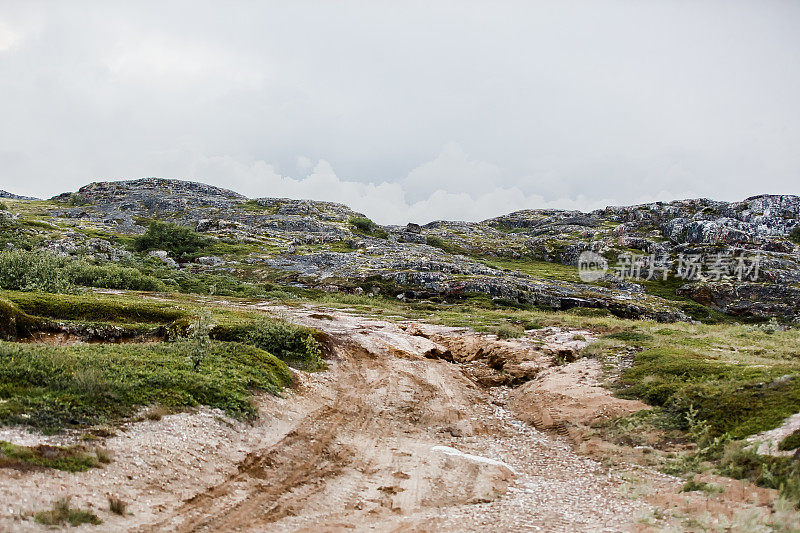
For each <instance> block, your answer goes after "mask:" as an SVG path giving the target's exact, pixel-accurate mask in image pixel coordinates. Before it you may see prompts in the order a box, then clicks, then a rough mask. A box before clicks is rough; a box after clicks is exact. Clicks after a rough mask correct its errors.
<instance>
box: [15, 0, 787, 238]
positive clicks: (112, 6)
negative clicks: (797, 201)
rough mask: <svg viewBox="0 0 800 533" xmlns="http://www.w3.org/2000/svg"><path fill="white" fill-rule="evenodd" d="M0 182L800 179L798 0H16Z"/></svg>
mask: <svg viewBox="0 0 800 533" xmlns="http://www.w3.org/2000/svg"><path fill="white" fill-rule="evenodd" d="M0 171H1V172H2V174H0V189H6V190H8V191H11V192H14V193H17V194H27V195H34V196H40V197H50V196H53V195H55V194H57V193H61V192H64V191H70V190H76V189H77V188H78V187H80V186H82V185H85V184H86V183H89V182H91V181H98V180H116V179H131V178H138V177H145V176H159V177H171V178H182V179H191V180H196V181H202V182H205V183H210V184H214V185H219V186H223V187H228V188H232V189H235V190H237V191H239V192H242V193H244V194H247V195H248V196H252V197H260V196H288V197H295V198H313V199H319V200H331V201H338V202H343V203H347V204H349V205H350V206H352V207H354V208H355V209H357V210H359V211H361V212H364V213H366V214H367V215H368V216H370V217H372V218H373V219H375V220H376V221H378V222H382V223H405V222H408V221H416V222H422V223H424V222H428V221H430V220H434V219H460V220H479V219H483V218H488V217H490V216H496V215H499V214H502V213H507V212H510V211H513V210H518V209H524V208H540V207H561V208H569V209H573V208H575V209H584V210H590V209H595V208H598V207H604V206H606V205H610V204H631V203H641V202H647V201H652V200H671V199H676V198H687V197H697V196H705V197H712V198H716V199H722V200H739V199H743V198H745V197H747V196H750V195H754V194H760V193H784V194H798V193H800V186H799V185H798V184H800V2H798V1H794V0H792V1H768V0H752V1H748V2H734V1H720V2H710V1H709V2H703V1H677V0H675V1H672V2H667V1H664V2H657V1H655V0H652V1H633V0H629V1H620V2H611V1H601V0H591V1H588V2H569V1H564V0H554V1H552V2H535V1H526V2H498V1H488V0H487V1H484V2H470V1H460V2H436V1H426V2H420V3H414V2H407V1H402V2H399V1H397V0H394V1H391V2H377V1H363V2H348V1H337V2H333V1H331V2H303V1H291V2H289V1H286V2H260V3H257V2H241V3H237V2H230V1H228V2H213V3H205V2H200V1H198V0H187V1H174V2H170V1H166V2H165V1H159V2H153V3H146V2H111V1H108V0H104V1H97V2H63V1H53V2H49V3H36V2H31V1H29V0H26V1H20V2H12V1H9V0H0Z"/></svg>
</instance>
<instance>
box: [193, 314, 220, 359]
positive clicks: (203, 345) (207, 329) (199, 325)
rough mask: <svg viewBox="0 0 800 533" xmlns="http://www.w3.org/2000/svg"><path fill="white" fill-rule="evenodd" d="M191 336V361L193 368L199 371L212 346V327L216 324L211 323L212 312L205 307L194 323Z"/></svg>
mask: <svg viewBox="0 0 800 533" xmlns="http://www.w3.org/2000/svg"><path fill="white" fill-rule="evenodd" d="M193 326H194V328H193V329H192V334H191V337H189V346H190V347H191V349H190V350H189V363H190V364H191V365H192V370H194V371H195V372H197V371H198V370H199V369H200V365H201V364H202V363H203V361H204V360H205V358H206V357H207V356H208V351H209V349H210V347H211V337H210V336H209V334H210V333H211V328H212V327H213V326H214V325H213V324H212V323H211V312H210V311H208V310H207V309H203V310H202V311H200V313H199V314H198V315H197V317H196V320H195V322H194V324H193Z"/></svg>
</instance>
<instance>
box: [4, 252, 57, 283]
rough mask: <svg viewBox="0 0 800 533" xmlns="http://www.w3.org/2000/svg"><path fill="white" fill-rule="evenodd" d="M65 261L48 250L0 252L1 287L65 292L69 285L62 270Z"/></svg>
mask: <svg viewBox="0 0 800 533" xmlns="http://www.w3.org/2000/svg"><path fill="white" fill-rule="evenodd" d="M65 264H66V260H65V259H62V258H60V257H56V256H55V255H53V254H50V253H47V252H27V251H23V250H11V251H3V252H0V289H5V290H19V291H44V292H66V291H68V290H70V289H71V287H72V284H71V283H70V281H69V279H68V277H67V276H66V275H65V273H64V265H65Z"/></svg>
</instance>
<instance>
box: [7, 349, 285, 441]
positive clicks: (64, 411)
mask: <svg viewBox="0 0 800 533" xmlns="http://www.w3.org/2000/svg"><path fill="white" fill-rule="evenodd" d="M188 352H189V346H186V345H185V344H184V342H177V343H168V344H156V345H143V344H103V345H73V346H46V345H35V344H17V343H7V342H0V399H3V400H4V401H3V402H0V423H5V424H24V425H29V426H33V427H37V428H40V429H42V430H45V431H57V430H59V429H61V428H64V427H80V426H86V425H94V424H99V423H106V422H113V421H115V420H118V419H119V418H122V417H125V416H130V415H131V414H132V413H133V412H134V411H135V409H136V408H137V407H139V406H144V405H150V404H161V405H164V406H166V407H169V408H176V409H179V408H184V407H189V406H194V405H201V404H202V405H208V406H211V407H217V408H220V409H223V410H224V411H226V412H227V413H228V414H230V415H232V416H236V417H251V416H254V415H255V414H256V409H255V407H254V406H253V404H252V403H251V401H250V397H251V394H252V392H253V391H254V390H263V391H267V392H271V393H277V392H278V391H279V390H280V389H281V388H282V387H285V386H288V385H290V384H291V383H292V375H291V373H290V371H289V370H288V368H287V367H286V365H285V364H284V363H283V362H281V361H280V360H279V359H277V358H276V357H274V356H272V355H270V354H269V353H267V352H265V351H263V350H261V349H259V348H256V347H254V346H248V345H244V344H239V343H227V342H219V341H217V342H213V343H212V344H211V346H210V347H209V349H208V353H207V355H206V357H205V358H204V359H203V361H202V364H201V365H200V367H199V369H198V371H194V370H193V369H192V367H191V365H190V362H189V361H187V353H188Z"/></svg>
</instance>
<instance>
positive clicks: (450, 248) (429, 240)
mask: <svg viewBox="0 0 800 533" xmlns="http://www.w3.org/2000/svg"><path fill="white" fill-rule="evenodd" d="M425 244H427V245H428V246H433V247H434V248H438V249H440V250H442V251H443V252H447V253H449V254H456V255H469V251H467V250H466V249H465V248H462V247H461V246H459V245H457V244H455V243H452V242H450V241H447V240H445V239H443V238H441V237H439V236H438V235H428V236H427V237H426V238H425Z"/></svg>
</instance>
